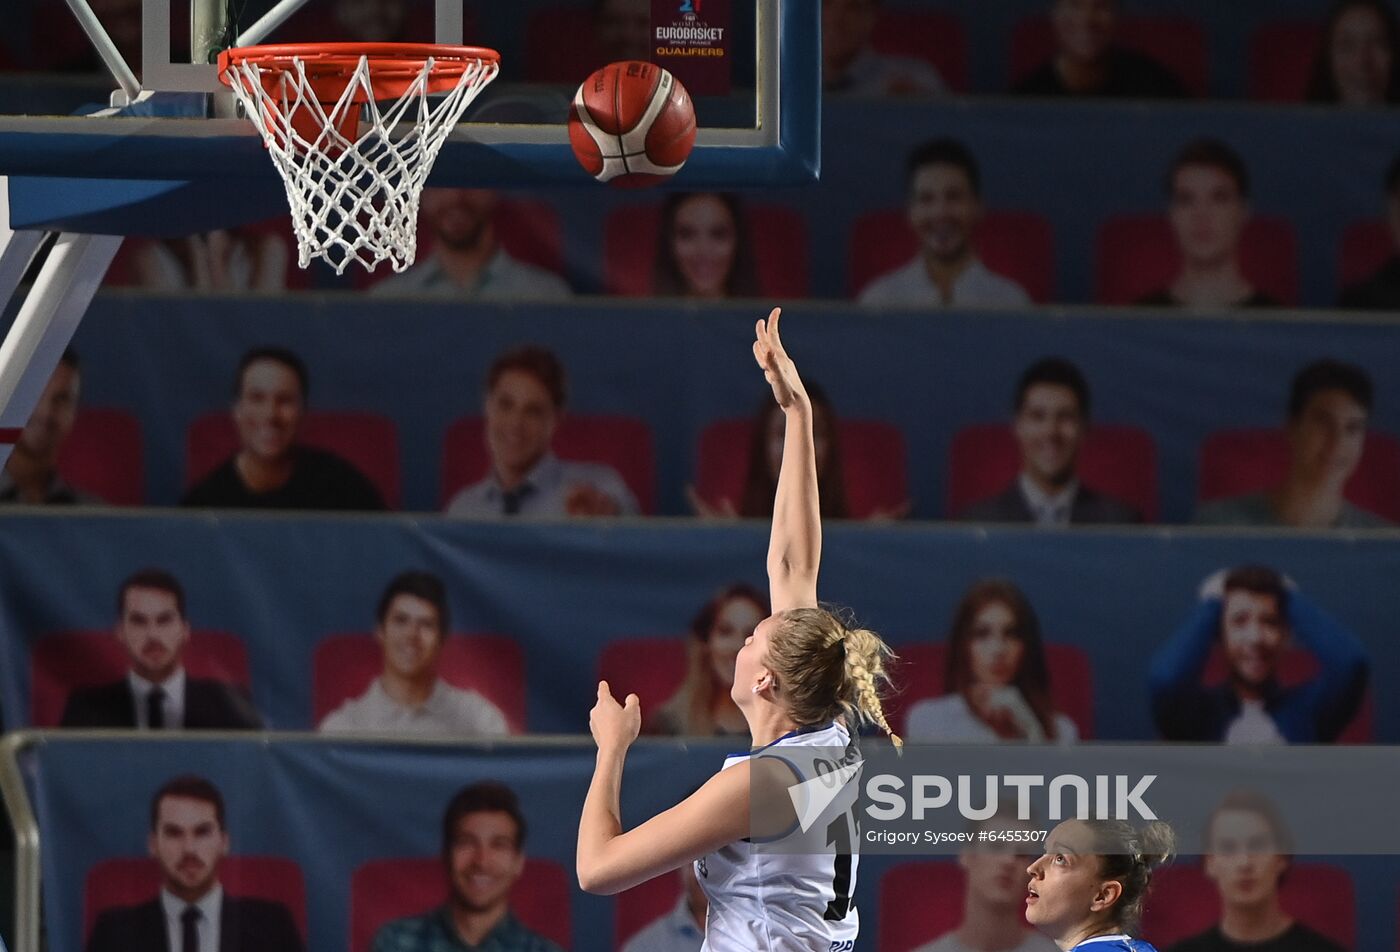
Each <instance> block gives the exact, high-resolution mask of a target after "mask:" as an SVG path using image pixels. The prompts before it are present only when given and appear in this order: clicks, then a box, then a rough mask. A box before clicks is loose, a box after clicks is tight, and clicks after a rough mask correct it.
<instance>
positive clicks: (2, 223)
mask: <svg viewBox="0 0 1400 952" xmlns="http://www.w3.org/2000/svg"><path fill="white" fill-rule="evenodd" d="M44 235H45V232H42V231H13V230H11V228H10V180H9V179H8V178H6V177H5V176H0V311H4V310H5V308H6V307H8V306H9V303H10V298H12V297H14V296H15V291H16V290H18V289H19V282H20V280H21V279H22V278H23V277H24V273H25V272H26V271H28V270H29V265H30V264H31V263H33V261H34V255H35V254H36V253H37V252H38V251H39V246H40V245H42V244H43V243H44Z"/></svg>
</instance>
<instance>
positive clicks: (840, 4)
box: [822, 0, 879, 64]
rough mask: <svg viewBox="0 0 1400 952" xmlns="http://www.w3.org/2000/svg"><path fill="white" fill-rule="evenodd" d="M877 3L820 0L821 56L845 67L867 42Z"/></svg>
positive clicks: (857, 0) (873, 22) (871, 29)
mask: <svg viewBox="0 0 1400 952" xmlns="http://www.w3.org/2000/svg"><path fill="white" fill-rule="evenodd" d="M878 8H879V4H878V3H877V0H822V53H823V54H824V55H825V57H826V59H827V60H829V61H831V62H834V63H838V64H845V63H848V62H850V61H851V60H852V59H854V58H855V56H856V54H858V53H859V52H860V51H861V50H863V49H865V47H866V44H868V43H869V42H870V36H871V34H872V33H874V32H875V20H876V17H877V15H878V13H879V9H878Z"/></svg>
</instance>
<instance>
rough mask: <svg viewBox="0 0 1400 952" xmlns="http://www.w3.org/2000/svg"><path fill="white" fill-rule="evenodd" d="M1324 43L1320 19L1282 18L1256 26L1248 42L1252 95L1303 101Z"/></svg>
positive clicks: (1274, 99) (1263, 97)
mask: <svg viewBox="0 0 1400 952" xmlns="http://www.w3.org/2000/svg"><path fill="white" fill-rule="evenodd" d="M1321 45H1322V24H1321V22H1319V21H1318V20H1281V21H1279V22H1277V23H1267V24H1265V25H1263V26H1261V27H1259V28H1258V29H1256V30H1255V31H1254V36H1252V37H1251V38H1250V41H1249V98H1250V99H1257V100H1263V101H1266V102H1302V101H1303V100H1304V99H1305V98H1307V91H1308V80H1309V79H1310V78H1311V77H1312V70H1313V63H1314V62H1315V61H1316V59H1317V51H1318V49H1319V47H1320V46H1321Z"/></svg>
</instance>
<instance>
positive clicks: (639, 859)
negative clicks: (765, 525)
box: [578, 308, 899, 952]
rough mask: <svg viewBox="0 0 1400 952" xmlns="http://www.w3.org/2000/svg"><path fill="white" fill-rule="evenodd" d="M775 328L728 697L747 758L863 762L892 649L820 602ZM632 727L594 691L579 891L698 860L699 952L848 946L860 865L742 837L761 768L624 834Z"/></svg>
mask: <svg viewBox="0 0 1400 952" xmlns="http://www.w3.org/2000/svg"><path fill="white" fill-rule="evenodd" d="M778 318H779V309H778V308H774V309H773V312H772V313H771V314H769V316H768V320H767V322H766V323H765V322H764V321H761V320H760V321H759V322H758V324H757V327H756V328H755V332H756V335H757V339H756V340H755V341H754V345H753V353H754V357H755V358H756V359H757V361H758V365H759V366H760V367H761V368H762V369H763V374H764V377H765V378H766V379H767V380H768V383H769V384H770V385H771V386H772V388H773V396H774V398H775V399H776V400H777V401H778V404H779V405H780V406H781V407H782V408H783V413H784V415H785V418H786V428H785V441H784V444H783V461H782V466H781V468H780V470H779V474H778V488H777V495H776V497H775V501H774V506H773V526H772V531H771V536H770V539H769V545H768V584H769V590H770V594H771V598H772V605H773V614H772V615H771V616H769V617H768V618H765V619H764V620H763V621H762V622H760V623H759V624H758V626H757V627H756V628H755V629H754V633H753V634H752V635H751V636H750V637H749V638H748V639H747V640H746V641H745V642H744V646H743V648H741V649H740V650H739V656H738V658H737V659H736V660H735V663H734V687H733V698H734V702H735V703H736V704H738V706H739V709H740V710H741V711H742V712H743V714H744V718H745V719H746V720H747V721H748V725H749V730H750V732H751V733H752V735H753V747H754V748H755V750H756V751H758V750H765V751H772V750H775V749H781V748H790V747H824V748H828V749H829V748H842V749H845V750H847V751H849V752H850V755H851V756H853V757H858V754H857V753H856V752H855V750H854V748H855V736H854V735H855V731H856V729H857V728H858V727H859V726H860V725H861V724H863V723H869V722H873V723H875V724H878V725H879V726H880V727H881V728H882V729H884V730H885V731H886V732H887V733H888V732H889V725H888V724H887V723H886V722H885V715H884V713H883V712H882V710H881V706H880V693H879V692H880V688H881V687H882V686H883V685H884V683H885V681H886V678H885V672H884V662H885V659H886V658H887V657H888V655H889V649H888V648H886V646H885V644H884V642H882V641H881V640H880V638H879V636H877V635H876V634H875V633H874V632H870V631H866V630H863V629H857V628H852V627H848V626H847V624H846V623H845V622H843V621H842V619H840V618H838V617H837V616H836V615H833V614H832V613H831V612H829V611H827V610H826V609H824V608H821V607H819V606H818V604H817V569H818V566H819V565H820V562H821V520H820V516H819V515H818V513H819V509H818V499H817V469H816V460H815V454H814V452H813V443H812V406H811V402H810V401H809V399H808V397H807V392H806V390H805V389H804V388H803V386H802V380H801V378H800V377H799V376H798V374H797V368H796V367H795V366H794V365H793V362H792V360H791V359H789V357H788V355H787V353H786V352H785V351H784V350H783V344H782V340H781V339H780V338H779V336H778ZM641 716H642V715H641V710H640V708H639V705H638V700H637V696H636V695H635V694H629V695H628V696H627V698H626V700H625V702H624V703H622V704H619V703H618V702H617V701H616V700H615V699H614V698H613V696H612V694H611V693H610V692H609V690H608V685H607V682H601V683H600V684H599V685H598V703H597V704H596V705H595V706H594V708H593V711H592V713H591V715H590V719H589V726H590V728H591V729H592V731H593V738H594V740H595V741H596V742H597V744H598V761H597V766H596V767H595V768H594V772H593V782H592V784H591V785H590V787H589V789H588V797H587V799H586V800H585V801H584V805H583V816H582V818H581V819H580V820H579V829H578V878H579V884H580V885H581V886H582V887H583V888H584V889H585V890H587V891H588V892H593V893H601V894H605V895H610V894H613V893H618V892H621V891H622V890H624V889H628V888H630V887H632V886H635V885H637V884H638V883H641V882H645V881H646V880H648V879H651V878H652V877H654V876H659V875H661V874H662V873H665V872H668V871H669V870H673V869H675V868H677V867H679V866H681V865H683V864H685V863H690V862H694V863H695V869H696V876H697V878H698V879H699V882H700V885H701V888H702V889H704V891H705V894H706V896H707V897H708V898H709V904H710V909H709V916H708V919H707V922H706V929H705V945H704V948H705V949H707V950H709V952H756V950H764V952H843V950H848V949H851V948H853V947H854V944H855V938H856V935H857V933H858V931H859V917H858V916H857V913H856V909H855V906H854V905H853V903H852V901H851V896H852V891H853V889H854V887H855V872H856V859H857V857H855V856H853V855H851V854H850V852H837V853H835V854H832V853H830V852H827V853H823V854H820V855H816V854H809V855H791V854H788V855H782V854H778V853H774V852H767V851H760V850H757V849H755V848H754V847H753V845H752V844H751V843H750V842H749V839H748V838H749V837H750V832H751V831H750V796H749V790H750V780H751V777H753V776H754V774H755V772H756V771H757V770H761V769H766V767H764V766H760V767H755V758H754V757H752V756H751V755H749V754H738V755H733V756H731V757H729V758H728V759H727V760H726V761H725V763H724V767H723V769H721V770H720V771H719V772H718V773H717V774H715V775H714V776H713V777H711V778H710V779H709V780H708V781H707V782H706V783H705V784H704V786H702V787H701V788H700V789H699V790H697V791H696V792H695V793H694V794H692V795H691V796H689V797H687V798H686V799H685V800H683V801H682V802H680V803H679V804H677V805H676V806H674V807H672V808H671V809H669V810H667V811H665V812H664V813H661V814H658V815H657V816H655V817H652V818H651V819H650V820H648V821H646V822H645V823H643V824H641V825H640V826H638V827H636V828H634V829H631V830H628V831H626V832H623V829H622V821H621V818H620V810H619V799H620V795H621V785H622V765H623V761H624V759H625V758H626V756H627V748H628V746H629V745H630V744H631V743H632V741H633V740H635V739H636V737H637V731H638V729H639V727H640V726H641ZM892 739H893V740H894V741H895V743H899V739H898V738H893V737H892ZM782 761H783V762H785V763H786V767H785V768H784V769H790V770H792V771H795V772H797V774H798V776H797V777H796V778H793V777H791V776H789V777H788V778H787V779H786V781H785V782H799V781H802V780H807V779H811V778H810V777H808V776H806V775H804V774H803V772H802V771H803V768H799V767H797V766H795V764H797V763H800V762H802V761H803V758H801V757H796V756H790V757H784V758H782ZM778 762H779V760H778V758H771V759H769V758H765V759H764V760H763V761H762V763H763V764H765V765H767V764H773V763H778ZM848 762H852V761H848ZM788 819H789V820H790V819H791V817H789V818H788Z"/></svg>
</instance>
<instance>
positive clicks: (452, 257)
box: [370, 188, 571, 301]
mask: <svg viewBox="0 0 1400 952" xmlns="http://www.w3.org/2000/svg"><path fill="white" fill-rule="evenodd" d="M496 204H497V200H496V193H495V192H492V191H489V190H487V189H479V188H429V189H424V191H423V223H424V224H425V225H426V226H427V227H428V228H429V229H431V230H432V232H433V236H434V238H435V239H436V240H435V243H434V245H433V252H432V255H431V256H430V257H429V258H428V260H426V261H419V262H418V263H417V264H415V265H414V266H413V267H411V268H409V269H408V270H407V271H405V272H403V273H402V274H396V275H394V276H393V277H391V278H389V279H388V280H386V281H383V282H381V283H379V284H376V285H375V286H374V288H373V289H372V291H371V292H370V293H372V294H433V295H439V296H442V297H450V298H471V299H474V300H479V301H504V300H512V299H517V298H533V299H537V300H544V299H548V300H558V299H560V298H566V297H568V296H569V295H570V293H571V292H570V290H569V286H568V284H567V283H565V281H564V279H563V278H561V277H560V276H559V275H557V274H555V273H553V272H552V271H547V270H545V269H544V268H541V267H538V266H536V265H533V264H527V263H525V262H523V261H518V260H516V259H515V258H513V257H511V255H510V253H509V252H507V251H506V250H505V248H503V247H501V244H500V242H499V241H498V240H497V238H496V225H495V221H494V216H495V212H496Z"/></svg>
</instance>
